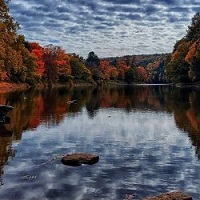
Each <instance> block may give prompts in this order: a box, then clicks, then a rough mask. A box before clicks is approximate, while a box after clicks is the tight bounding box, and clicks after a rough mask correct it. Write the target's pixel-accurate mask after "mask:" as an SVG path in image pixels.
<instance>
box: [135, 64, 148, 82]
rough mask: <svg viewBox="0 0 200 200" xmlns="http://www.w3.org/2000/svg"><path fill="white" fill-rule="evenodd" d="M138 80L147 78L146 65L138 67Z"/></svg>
mask: <svg viewBox="0 0 200 200" xmlns="http://www.w3.org/2000/svg"><path fill="white" fill-rule="evenodd" d="M136 80H137V81H138V82H144V81H146V80H147V71H146V69H145V68H144V67H142V66H139V67H137V68H136Z"/></svg>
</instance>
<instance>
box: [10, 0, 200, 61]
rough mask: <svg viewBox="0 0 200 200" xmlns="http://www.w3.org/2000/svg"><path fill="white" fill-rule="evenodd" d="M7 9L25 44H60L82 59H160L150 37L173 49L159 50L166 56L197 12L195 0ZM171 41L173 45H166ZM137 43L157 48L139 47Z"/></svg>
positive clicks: (35, 1)
mask: <svg viewBox="0 0 200 200" xmlns="http://www.w3.org/2000/svg"><path fill="white" fill-rule="evenodd" d="M9 5H10V12H11V14H12V16H13V17H14V18H15V19H16V21H18V22H19V23H20V24H21V27H22V29H21V30H20V33H22V34H24V35H25V37H26V38H27V39H31V40H33V39H34V38H35V39H37V40H38V42H41V43H42V44H43V43H45V44H48V42H49V43H51V41H54V43H56V41H59V42H58V45H61V46H62V47H63V48H64V49H65V50H66V51H67V52H75V53H77V54H80V55H81V56H86V55H87V54H88V52H87V51H88V50H91V51H92V50H97V52H96V53H97V55H99V56H100V57H101V56H104V55H105V56H106V57H107V56H120V55H123V54H138V53H139V52H140V53H141V52H143V53H160V52H159V49H158V48H157V47H158V46H159V45H158V43H159V41H156V40H154V39H153V38H152V37H153V36H152V33H154V34H157V38H163V40H166V43H167V44H170V45H172V46H171V47H169V45H167V46H165V47H162V49H161V50H162V52H163V51H164V52H170V51H171V49H172V48H173V44H174V43H175V42H176V40H178V39H180V38H176V37H178V36H179V37H181V36H184V33H185V31H186V30H184V29H185V27H187V26H188V25H189V23H190V20H191V16H193V15H194V14H195V12H197V11H199V10H200V8H199V5H198V2H197V0H196V1H195V0H193V1H189V0H185V1H184V2H183V0H180V1H178V2H177V1H174V0H136V1H133V0H96V1H85V0H73V1H62V0H57V1H53V0H43V1H41V0H29V1H28V3H27V2H26V1H25V0H15V1H11V2H10V3H9ZM160 27H162V29H161V30H160V31H158V30H159V29H160ZM169 28H170V29H171V30H173V31H168V29H169ZM156 30H157V31H156ZM164 32H166V34H164V36H163V33H164ZM44 33H45V34H44ZM103 37H104V38H103ZM136 37H137V40H136ZM147 37H148V39H149V40H148V41H146V38H147ZM170 37H171V38H174V41H172V40H171V41H170V42H168V40H169V38H170ZM55 38H56V40H55ZM175 38H176V39H175ZM63 40H64V42H63ZM104 40H105V42H104ZM139 40H142V41H144V40H145V45H147V46H150V45H155V46H156V47H155V48H154V47H152V46H151V48H147V47H146V46H144V45H139V42H140V41H139ZM130 41H132V44H130ZM149 41H153V44H152V43H149ZM99 45H100V47H99ZM80 46H81V47H82V48H80ZM124 46H126V48H122V47H124ZM155 49H156V50H157V51H158V52H154V51H155ZM120 52H121V53H120ZM108 54H109V55H108ZM110 54H112V55H110Z"/></svg>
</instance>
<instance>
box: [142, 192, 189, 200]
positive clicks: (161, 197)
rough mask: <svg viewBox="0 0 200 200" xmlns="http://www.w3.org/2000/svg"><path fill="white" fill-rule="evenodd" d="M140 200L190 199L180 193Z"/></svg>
mask: <svg viewBox="0 0 200 200" xmlns="http://www.w3.org/2000/svg"><path fill="white" fill-rule="evenodd" d="M142 200H192V197H191V196H189V195H186V194H183V193H181V192H178V191H175V192H168V193H165V194H161V195H158V196H154V197H148V198H144V199H142Z"/></svg>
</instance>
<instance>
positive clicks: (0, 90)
mask: <svg viewBox="0 0 200 200" xmlns="http://www.w3.org/2000/svg"><path fill="white" fill-rule="evenodd" d="M122 85H124V86H127V85H134V86H175V87H177V88H194V89H200V82H197V83H187V84H185V83H177V84H175V83H165V84H163V83H160V84H154V83H152V84H148V83H131V84H128V83H122V82H120V83H119V82H118V83H117V82H110V83H109V82H108V83H107V84H102V85H99V86H122ZM80 86H82V87H87V86H90V87H91V86H98V84H91V83H75V84H73V85H70V84H68V83H67V84H55V85H52V86H51V87H52V88H55V87H69V88H73V87H80ZM36 87H37V88H48V86H46V85H43V84H37V85H36V86H35V88H36ZM29 88H32V87H31V86H30V85H28V84H26V83H9V82H0V94H4V93H8V92H13V91H16V90H27V89H29ZM33 88H34V87H33Z"/></svg>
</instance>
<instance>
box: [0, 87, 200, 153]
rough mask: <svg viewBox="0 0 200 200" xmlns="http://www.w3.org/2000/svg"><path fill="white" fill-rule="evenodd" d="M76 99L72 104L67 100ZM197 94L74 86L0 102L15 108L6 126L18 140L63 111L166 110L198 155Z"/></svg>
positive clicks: (163, 89) (199, 112)
mask: <svg viewBox="0 0 200 200" xmlns="http://www.w3.org/2000/svg"><path fill="white" fill-rule="evenodd" d="M72 100H76V102H74V103H69V102H70V101H72ZM199 102H200V93H199V92H197V91H193V90H191V89H180V88H172V87H166V86H165V87H162V86H134V87H133V86H126V87H124V86H118V87H111V86H110V87H106V88H103V87H97V88H96V87H94V88H93V87H87V88H84V87H77V88H73V89H68V88H59V89H53V88H52V89H48V90H29V91H26V92H25V91H21V92H14V93H9V94H7V95H6V94H1V95H0V103H2V104H9V105H12V106H13V107H14V109H13V111H12V112H11V113H10V115H9V116H10V117H11V123H10V124H8V125H6V127H7V129H8V130H10V131H12V132H14V137H13V138H14V139H16V140H20V139H21V135H22V132H23V130H26V129H33V128H37V126H38V125H39V124H40V123H43V124H45V125H46V126H54V125H58V124H59V123H60V122H61V121H62V120H63V118H64V116H65V115H66V114H68V115H70V116H73V115H74V114H76V113H78V112H80V111H81V110H82V108H84V107H86V109H87V112H88V115H89V116H90V117H94V116H95V113H97V112H98V110H99V109H102V108H110V107H112V108H120V109H123V110H125V111H127V112H130V111H134V110H141V111H143V110H151V111H156V112H160V111H167V112H170V113H173V114H174V118H175V121H176V123H177V126H178V127H179V128H180V129H182V130H185V131H186V132H188V134H189V137H190V138H191V140H192V142H193V144H194V145H195V146H196V147H197V154H198V155H200V139H199V138H200V137H199V134H200V104H199Z"/></svg>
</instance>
